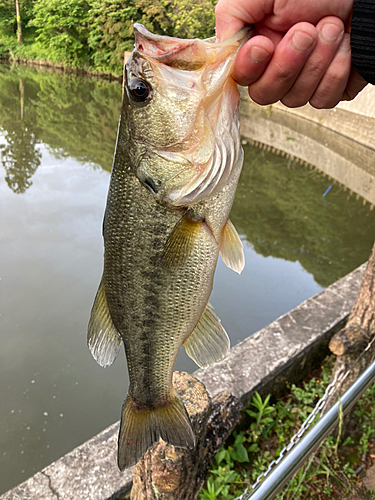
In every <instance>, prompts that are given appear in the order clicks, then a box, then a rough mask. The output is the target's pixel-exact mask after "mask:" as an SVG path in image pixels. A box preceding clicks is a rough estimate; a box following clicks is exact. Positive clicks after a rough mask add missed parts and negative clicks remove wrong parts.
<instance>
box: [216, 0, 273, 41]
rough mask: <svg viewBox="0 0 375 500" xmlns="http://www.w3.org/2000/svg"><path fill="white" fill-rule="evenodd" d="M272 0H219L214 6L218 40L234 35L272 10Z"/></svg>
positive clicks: (260, 19)
mask: <svg viewBox="0 0 375 500" xmlns="http://www.w3.org/2000/svg"><path fill="white" fill-rule="evenodd" d="M273 4H274V0H237V1H233V0H219V2H218V4H217V5H216V8H215V17H216V37H217V39H218V41H220V40H225V39H226V38H230V37H231V36H233V35H235V34H236V33H238V32H239V31H240V29H242V28H243V27H244V26H246V25H247V24H255V23H258V22H260V21H262V19H263V18H264V17H265V16H266V15H267V14H271V13H272V10H273Z"/></svg>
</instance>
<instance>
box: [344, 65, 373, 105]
mask: <svg viewBox="0 0 375 500" xmlns="http://www.w3.org/2000/svg"><path fill="white" fill-rule="evenodd" d="M366 85H368V83H367V82H366V80H365V79H364V78H363V77H362V76H361V75H360V74H359V73H358V72H357V71H356V70H355V69H354V68H353V67H352V69H351V72H350V76H349V80H348V83H347V84H346V89H345V91H344V95H343V96H342V101H351V100H352V99H354V98H355V96H356V95H357V94H359V93H360V92H361V90H362V89H364V88H365V87H366Z"/></svg>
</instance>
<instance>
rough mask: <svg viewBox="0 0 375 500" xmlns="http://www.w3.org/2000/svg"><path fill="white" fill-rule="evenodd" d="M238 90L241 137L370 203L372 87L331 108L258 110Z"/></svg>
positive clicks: (374, 171) (374, 167)
mask: <svg viewBox="0 0 375 500" xmlns="http://www.w3.org/2000/svg"><path fill="white" fill-rule="evenodd" d="M240 91H241V107H240V114H241V133H242V135H243V136H245V137H247V138H249V139H250V140H252V141H255V142H259V143H262V144H265V145H267V146H270V147H272V148H275V149H276V150H281V151H284V152H286V153H287V154H290V155H291V156H293V157H295V158H298V159H300V160H301V161H304V162H306V163H309V164H310V165H313V166H314V167H316V168H318V169H319V170H321V171H322V172H324V173H325V174H327V175H328V176H329V177H331V178H332V179H333V180H335V181H337V182H339V183H340V184H343V185H344V186H345V187H347V188H349V190H351V191H354V192H355V193H357V194H358V195H360V196H361V197H362V198H363V199H364V200H366V201H368V202H369V203H370V204H371V205H375V161H374V159H375V117H374V114H375V88H374V87H370V86H368V89H367V87H366V88H365V90H364V91H363V93H364V94H363V98H362V94H359V96H358V97H357V98H356V99H355V100H354V101H352V102H350V103H349V102H348V103H343V104H340V105H339V106H337V107H336V108H334V109H329V110H317V109H314V108H312V107H311V106H310V105H306V106H303V107H301V108H295V109H290V108H286V107H285V106H283V105H282V104H281V103H277V104H274V105H271V106H266V107H264V106H258V105H257V104H255V103H254V102H252V101H251V100H250V99H249V97H248V94H247V90H246V89H244V88H241V89H240Z"/></svg>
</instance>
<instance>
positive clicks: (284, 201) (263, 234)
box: [231, 144, 375, 287]
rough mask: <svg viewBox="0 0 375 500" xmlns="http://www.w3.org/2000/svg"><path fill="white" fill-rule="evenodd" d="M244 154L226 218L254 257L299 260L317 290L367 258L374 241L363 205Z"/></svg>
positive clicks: (250, 152) (266, 154)
mask: <svg viewBox="0 0 375 500" xmlns="http://www.w3.org/2000/svg"><path fill="white" fill-rule="evenodd" d="M244 149H245V163H244V167H243V171H242V175H241V179H240V183H239V186H238V189H237V194H236V199H235V202H234V205H233V209H232V214H231V218H232V221H233V223H234V224H235V225H236V227H237V228H238V230H239V232H240V233H241V234H244V235H245V236H246V239H247V241H249V242H251V244H252V245H253V247H254V250H255V251H256V252H257V253H259V254H261V255H263V256H273V257H277V258H281V259H285V260H288V261H290V262H295V261H299V262H300V263H301V264H302V266H303V267H304V269H305V270H306V271H308V272H309V273H311V274H312V275H313V276H314V278H315V280H316V282H317V283H319V284H320V285H321V286H322V287H326V286H328V285H329V284H331V283H333V282H334V281H336V280H337V279H339V278H341V277H342V276H345V274H347V273H349V272H350V271H351V270H353V269H354V268H355V267H357V266H359V265H360V264H362V263H363V262H365V261H366V260H367V259H368V256H369V251H370V249H371V245H372V242H373V241H374V236H375V210H371V209H370V205H369V204H364V203H363V201H364V200H359V199H357V198H356V196H355V195H353V193H352V194H350V193H349V191H346V189H345V188H344V187H343V186H339V185H338V184H337V183H336V184H334V183H333V181H332V180H329V179H328V178H327V177H326V176H324V175H323V174H322V173H319V172H317V171H316V170H313V169H311V168H309V167H306V166H302V165H300V164H298V163H297V162H296V161H292V160H291V159H288V158H287V157H283V156H281V155H275V154H274V153H272V152H270V151H267V150H265V149H257V148H254V147H252V146H250V144H247V145H245V146H244ZM330 185H332V189H331V190H330V191H329V193H328V194H327V195H326V196H325V197H324V198H323V194H324V193H325V191H326V190H327V188H328V187H329V186H330Z"/></svg>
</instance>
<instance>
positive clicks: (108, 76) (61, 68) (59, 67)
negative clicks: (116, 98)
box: [0, 56, 123, 83]
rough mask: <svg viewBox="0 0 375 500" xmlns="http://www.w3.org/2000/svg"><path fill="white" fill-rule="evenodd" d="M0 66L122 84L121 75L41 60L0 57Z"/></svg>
mask: <svg viewBox="0 0 375 500" xmlns="http://www.w3.org/2000/svg"><path fill="white" fill-rule="evenodd" d="M0 64H21V65H25V66H31V67H37V68H43V69H48V68H50V69H52V70H54V71H58V72H60V73H68V74H74V75H82V76H84V75H87V76H89V77H93V78H101V79H103V80H109V81H118V82H119V83H122V78H123V76H122V75H117V74H116V73H106V72H104V71H95V70H93V69H86V68H75V67H73V66H65V65H63V64H60V63H53V62H52V61H45V60H41V59H20V58H12V57H11V56H0Z"/></svg>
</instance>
